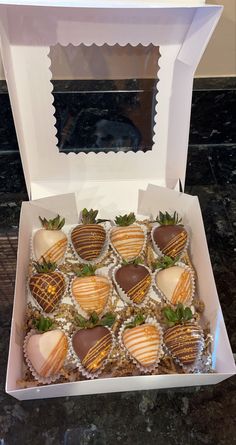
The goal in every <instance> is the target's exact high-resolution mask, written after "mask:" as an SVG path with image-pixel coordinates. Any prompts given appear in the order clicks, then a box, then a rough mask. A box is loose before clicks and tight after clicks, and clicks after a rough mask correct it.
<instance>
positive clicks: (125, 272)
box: [116, 264, 149, 292]
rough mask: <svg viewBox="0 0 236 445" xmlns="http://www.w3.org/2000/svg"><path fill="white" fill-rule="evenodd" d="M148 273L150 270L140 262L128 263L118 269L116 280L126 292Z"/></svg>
mask: <svg viewBox="0 0 236 445" xmlns="http://www.w3.org/2000/svg"><path fill="white" fill-rule="evenodd" d="M147 275H149V272H148V270H147V269H146V268H145V267H143V266H141V265H139V264H138V265H135V264H127V265H125V266H121V267H120V269H118V270H117V272H116V281H117V283H118V284H119V285H120V287H121V288H122V289H123V290H124V291H125V292H128V291H129V290H130V289H132V288H133V287H134V286H136V284H137V283H139V282H140V281H142V280H143V279H144V278H145V277H146V276H147Z"/></svg>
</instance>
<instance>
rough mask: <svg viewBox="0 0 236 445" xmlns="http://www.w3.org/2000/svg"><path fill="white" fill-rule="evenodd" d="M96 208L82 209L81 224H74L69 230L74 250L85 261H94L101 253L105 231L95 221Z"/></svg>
mask: <svg viewBox="0 0 236 445" xmlns="http://www.w3.org/2000/svg"><path fill="white" fill-rule="evenodd" d="M97 214H98V210H93V209H91V210H89V211H88V210H87V209H83V211H82V224H79V225H78V226H76V227H75V228H74V229H73V230H72V232H71V242H72V245H73V247H74V250H75V252H76V253H77V255H79V257H80V258H82V259H83V260H85V261H88V262H89V261H94V260H96V259H97V258H98V257H99V256H100V254H101V253H102V250H103V247H104V244H105V241H106V231H105V229H104V227H103V226H102V225H101V224H99V223H98V221H96V217H97Z"/></svg>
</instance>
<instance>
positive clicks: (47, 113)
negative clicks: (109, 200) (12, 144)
mask: <svg viewBox="0 0 236 445" xmlns="http://www.w3.org/2000/svg"><path fill="white" fill-rule="evenodd" d="M44 3H45V4H50V3H49V2H44ZM151 3H152V5H153V8H151V9H150V8H149V7H144V2H142V6H143V8H142V9H140V8H139V7H136V8H132V9H126V10H124V9H123V8H122V7H119V8H115V9H112V8H109V9H106V8H102V6H104V4H105V2H100V3H99V6H98V7H96V8H95V9H89V8H82V9H81V8H71V6H72V5H73V4H74V3H73V2H70V7H65V8H56V7H54V8H52V7H47V8H44V7H33V6H28V7H26V6H14V7H13V6H6V5H2V6H0V11H1V39H2V53H3V63H4V68H5V72H6V79H7V83H8V88H9V94H10V99H11V104H12V109H13V116H14V121H15V126H16V131H17V137H18V142H19V146H20V152H21V156H22V161H23V167H24V172H25V178H26V183H27V188H28V192H29V195H30V197H33V198H40V197H41V196H45V194H46V195H50V194H52V190H53V189H54V190H55V189H56V190H57V193H65V190H66V191H68V192H71V191H73V190H80V189H81V187H82V185H83V184H85V183H92V182H95V183H96V182H99V181H104V182H106V183H107V186H106V187H107V190H108V193H109V188H110V187H109V184H110V183H112V182H116V181H133V182H134V183H135V182H136V181H138V182H140V181H143V182H146V184H147V183H148V182H153V183H154V184H160V185H164V186H168V187H175V185H176V183H177V181H178V179H180V180H181V182H182V184H183V185H184V181H185V170H186V160H187V146H188V136H189V122H190V112H191V97H192V81H193V74H194V71H195V69H196V66H197V64H198V62H199V59H200V57H201V55H202V52H203V51H204V49H205V46H206V44H207V42H208V40H209V38H210V35H211V33H212V32H213V29H214V27H215V26H216V23H217V21H218V19H219V16H220V14H221V10H222V8H221V7H219V6H209V5H208V6H192V7H184V6H182V5H181V2H180V3H179V4H175V5H174V6H173V7H171V6H170V4H168V5H167V6H166V5H163V4H161V3H159V2H158V3H157V2H149V6H150V4H151ZM61 4H62V5H64V4H63V2H61ZM75 4H76V5H77V4H79V2H76V3H75ZM128 4H129V3H128ZM145 4H146V2H145ZM81 5H82V2H81ZM112 5H113V6H114V5H115V3H114V4H112ZM130 5H131V3H130ZM140 5H141V2H140ZM140 5H139V6H140ZM58 43H59V44H61V45H63V46H66V45H69V44H72V45H74V46H77V45H80V44H81V43H83V44H84V45H85V46H90V45H91V44H95V45H97V46H102V45H104V44H107V45H109V46H113V45H115V44H118V45H120V46H122V47H123V46H125V45H127V44H130V45H132V46H133V47H135V46H137V45H139V44H141V45H144V46H147V45H149V44H153V45H154V46H159V50H160V54H161V57H160V58H159V60H158V64H159V68H160V69H159V71H158V82H157V91H156V98H155V100H156V103H157V104H156V106H155V119H154V121H155V124H154V127H153V132H154V136H153V145H152V149H151V150H148V151H146V152H145V153H144V152H143V151H140V150H139V151H137V152H134V151H128V152H123V151H119V152H118V153H115V152H112V151H109V152H108V153H104V152H98V153H94V152H93V151H89V152H88V153H87V152H83V151H81V152H79V153H77V154H75V153H73V152H70V153H68V154H65V153H63V152H61V151H60V150H59V148H58V139H57V130H56V128H55V124H56V119H55V108H54V97H53V95H52V90H53V85H52V83H51V78H52V73H51V71H50V64H51V61H50V58H49V52H50V47H52V46H55V45H56V44H58ZM85 57H86V56H85ZM81 63H83V60H81ZM68 184H69V186H68ZM41 193H42V194H41Z"/></svg>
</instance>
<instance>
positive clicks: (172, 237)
mask: <svg viewBox="0 0 236 445" xmlns="http://www.w3.org/2000/svg"><path fill="white" fill-rule="evenodd" d="M156 221H157V222H158V224H159V226H157V227H154V228H153V230H152V241H153V244H154V250H156V249H155V248H158V249H159V250H160V251H161V252H162V253H163V255H167V256H170V257H172V258H175V257H176V256H179V255H180V254H181V253H182V252H183V250H184V249H185V247H186V245H187V241H188V234H187V231H186V229H185V228H184V226H183V225H182V224H181V221H182V218H179V216H178V214H177V213H176V212H174V214H173V215H172V216H171V215H170V214H169V213H168V212H166V213H162V212H160V213H159V216H158V217H157V218H156Z"/></svg>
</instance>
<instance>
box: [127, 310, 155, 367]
mask: <svg viewBox="0 0 236 445" xmlns="http://www.w3.org/2000/svg"><path fill="white" fill-rule="evenodd" d="M122 341H123V344H124V346H125V348H126V349H127V351H128V352H129V354H130V355H131V356H132V357H133V358H134V359H135V360H136V361H137V362H138V363H139V364H140V365H142V366H144V367H150V366H153V365H154V364H155V363H157V362H158V361H159V358H160V355H161V352H162V348H161V345H162V333H161V329H160V327H159V325H158V324H157V323H156V324H154V323H151V322H146V321H145V319H144V318H143V316H142V315H138V316H136V317H135V318H134V319H133V320H132V321H131V322H130V323H127V324H126V325H125V328H124V330H123V332H122Z"/></svg>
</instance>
